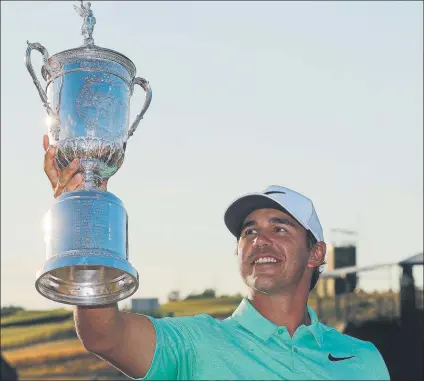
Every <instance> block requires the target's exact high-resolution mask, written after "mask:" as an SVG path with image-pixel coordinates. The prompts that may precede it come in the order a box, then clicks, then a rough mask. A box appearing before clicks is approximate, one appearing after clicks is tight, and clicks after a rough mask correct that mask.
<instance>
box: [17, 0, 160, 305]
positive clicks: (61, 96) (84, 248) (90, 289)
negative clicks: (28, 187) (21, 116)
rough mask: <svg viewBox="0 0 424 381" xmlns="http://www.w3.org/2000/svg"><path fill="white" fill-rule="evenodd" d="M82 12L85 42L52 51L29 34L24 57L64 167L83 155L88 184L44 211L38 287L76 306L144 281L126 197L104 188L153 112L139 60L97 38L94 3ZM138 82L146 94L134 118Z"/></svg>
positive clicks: (125, 292) (107, 299)
mask: <svg viewBox="0 0 424 381" xmlns="http://www.w3.org/2000/svg"><path fill="white" fill-rule="evenodd" d="M74 8H75V10H76V11H77V13H78V14H79V15H80V16H81V17H82V18H83V25H82V28H81V34H82V35H83V36H84V45H82V46H80V47H78V48H73V49H69V50H65V51H62V52H59V53H57V54H55V55H53V56H51V57H50V56H49V54H48V52H47V49H46V48H45V47H44V46H42V45H41V44H39V43H38V42H36V43H30V42H28V41H27V44H28V47H27V50H26V56H25V64H26V67H27V69H28V71H29V73H30V75H31V77H32V79H33V82H34V84H35V86H36V88H37V90H38V93H39V95H40V98H41V100H42V103H43V105H44V107H45V109H46V111H47V114H48V118H49V124H48V134H49V138H50V142H51V144H53V145H54V146H55V147H56V164H57V167H58V169H59V170H63V169H64V168H66V167H67V166H68V165H69V164H70V163H71V162H72V161H73V160H74V159H78V161H79V168H78V171H79V172H80V173H81V174H82V176H83V181H84V187H83V189H80V190H76V191H72V192H67V193H64V194H62V195H61V196H59V197H58V198H57V200H56V202H55V203H54V205H53V206H52V208H51V209H50V210H49V211H48V212H47V213H46V215H45V218H44V222H45V227H44V229H45V236H44V239H45V242H46V252H47V260H46V261H45V263H44V264H43V266H42V267H41V268H40V270H39V271H38V273H37V280H36V289H37V290H38V291H39V292H40V293H41V294H42V295H43V296H45V297H47V298H50V299H52V300H55V301H58V302H61V303H68V304H77V305H101V304H108V303H113V302H116V301H118V300H122V299H124V298H127V297H129V296H130V295H132V294H133V293H134V292H135V291H136V290H137V288H138V273H137V271H136V270H135V269H134V268H133V267H132V265H131V264H130V263H129V262H128V217H127V213H126V210H125V208H124V206H123V203H122V201H121V200H119V199H118V198H117V197H116V196H114V195H113V194H112V193H110V192H107V191H102V190H101V189H100V188H99V187H100V185H101V184H102V182H103V181H105V180H108V179H109V178H110V177H111V176H112V175H113V174H115V173H116V172H117V171H118V169H119V168H120V167H121V165H122V163H123V161H124V157H125V150H126V147H127V141H128V139H129V138H130V137H131V136H132V135H133V133H134V131H135V130H136V128H137V126H138V124H139V122H140V121H141V119H142V118H143V115H144V113H145V112H146V111H147V109H148V107H149V105H150V102H151V98H152V92H151V89H150V85H149V82H148V81H147V80H145V79H144V78H141V77H136V68H135V65H134V64H133V62H132V61H131V60H130V59H128V58H127V57H125V56H124V55H122V54H121V53H118V52H116V51H114V50H110V49H106V48H103V47H100V46H97V45H95V44H94V39H93V29H94V26H95V24H96V18H95V17H94V13H93V11H92V10H91V4H90V3H84V2H83V1H81V5H80V7H77V6H74ZM32 50H37V51H39V52H40V53H41V54H42V56H43V66H42V69H41V74H42V77H43V78H44V80H45V81H46V87H45V90H44V89H43V87H42V86H41V84H40V82H39V81H38V79H37V76H36V74H35V72H34V69H33V67H32V64H31V52H32ZM135 85H139V86H140V87H141V88H142V89H143V90H144V92H145V95H146V96H145V100H144V104H143V105H142V109H141V111H140V113H139V114H138V115H137V117H136V118H135V121H134V122H133V123H132V124H131V125H130V124H129V107H130V98H131V96H132V95H133V92H134V87H135Z"/></svg>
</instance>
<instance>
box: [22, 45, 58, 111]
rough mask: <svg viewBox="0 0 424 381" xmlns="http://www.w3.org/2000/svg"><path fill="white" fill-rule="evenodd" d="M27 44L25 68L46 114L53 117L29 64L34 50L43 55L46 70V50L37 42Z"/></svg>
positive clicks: (47, 63)
mask: <svg viewBox="0 0 424 381" xmlns="http://www.w3.org/2000/svg"><path fill="white" fill-rule="evenodd" d="M27 44H28V47H27V50H26V54H25V66H26V68H27V69H28V71H29V74H30V75H31V77H32V80H33V81H34V85H35V87H36V88H37V90H38V94H40V98H41V100H42V101H43V105H44V107H45V108H46V111H47V114H49V115H51V116H53V115H55V113H54V112H53V110H52V109H51V107H50V105H49V101H48V98H47V94H46V92H45V91H44V90H43V88H42V87H41V85H40V82H39V81H38V79H37V76H36V75H35V72H34V68H33V67H32V64H31V51H32V50H33V49H35V50H38V51H39V52H40V53H41V54H42V55H43V61H44V65H45V67H46V68H48V67H49V62H48V59H49V53H48V52H47V49H46V48H45V47H44V46H43V45H41V44H39V43H38V42H34V43H30V42H29V41H27Z"/></svg>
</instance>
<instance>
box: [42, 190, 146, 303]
mask: <svg viewBox="0 0 424 381" xmlns="http://www.w3.org/2000/svg"><path fill="white" fill-rule="evenodd" d="M44 239H45V242H46V251H47V260H46V261H45V262H44V264H43V265H42V267H41V269H40V270H39V271H38V273H37V275H36V279H37V280H36V282H35V287H36V289H37V291H38V292H39V293H40V294H41V295H43V296H45V297H46V298H48V299H51V300H54V301H56V302H59V303H65V304H73V305H80V306H100V305H106V304H111V303H116V302H118V301H119V300H122V299H125V298H128V297H129V296H131V295H132V294H133V293H134V292H135V291H137V288H138V273H137V271H136V270H135V269H134V268H133V267H132V265H131V264H130V262H129V261H128V217H127V212H126V211H125V208H124V206H123V203H122V201H121V200H119V199H118V198H117V197H116V196H114V195H113V194H112V193H110V192H102V191H100V190H95V189H94V190H76V191H72V192H67V193H64V194H62V195H61V196H59V197H58V198H57V200H56V202H55V203H54V205H53V206H52V207H51V208H50V210H49V211H48V212H47V213H46V215H45V216H44Z"/></svg>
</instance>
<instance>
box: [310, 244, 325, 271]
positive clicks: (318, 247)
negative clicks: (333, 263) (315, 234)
mask: <svg viewBox="0 0 424 381" xmlns="http://www.w3.org/2000/svg"><path fill="white" fill-rule="evenodd" d="M326 251H327V245H326V244H325V242H322V241H321V242H317V243H316V244H315V245H314V246H313V247H312V248H311V250H310V255H309V260H308V267H309V268H314V267H317V266H319V265H321V264H322V263H323V262H324V259H325V252H326Z"/></svg>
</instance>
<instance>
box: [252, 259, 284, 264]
mask: <svg viewBox="0 0 424 381" xmlns="http://www.w3.org/2000/svg"><path fill="white" fill-rule="evenodd" d="M277 262H280V261H278V260H276V259H275V258H272V257H263V258H258V259H257V260H256V261H254V262H253V263H254V264H255V265H257V264H258V265H260V264H265V263H277Z"/></svg>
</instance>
